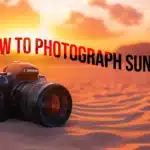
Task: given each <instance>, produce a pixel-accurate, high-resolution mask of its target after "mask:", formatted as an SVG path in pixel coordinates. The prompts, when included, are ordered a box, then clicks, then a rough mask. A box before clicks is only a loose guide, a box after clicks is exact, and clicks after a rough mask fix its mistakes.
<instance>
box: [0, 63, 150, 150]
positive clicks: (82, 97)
mask: <svg viewBox="0 0 150 150" xmlns="http://www.w3.org/2000/svg"><path fill="white" fill-rule="evenodd" d="M44 66H45V67H44V68H43V67H41V66H39V67H40V69H41V72H42V73H44V74H45V75H46V76H47V77H48V79H49V81H55V82H59V83H61V84H63V85H65V86H66V87H67V88H68V89H69V90H70V92H71V94H72V97H73V112H72V115H71V118H70V119H69V121H68V122H67V124H66V125H65V126H64V127H61V128H44V127H41V126H39V125H36V124H32V123H28V122H20V121H16V120H9V121H7V122H5V123H0V150H150V87H149V79H150V78H149V76H148V73H129V72H126V71H119V70H118V71H115V70H112V69H105V68H100V67H93V66H91V65H88V66H84V65H65V66H64V65H62V66H60V65H59V66H57V65H53V66H47V65H44Z"/></svg>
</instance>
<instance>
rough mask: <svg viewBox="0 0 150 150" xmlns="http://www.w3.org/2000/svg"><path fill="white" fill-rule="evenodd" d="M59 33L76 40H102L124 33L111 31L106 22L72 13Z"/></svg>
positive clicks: (59, 28) (60, 27) (59, 29)
mask: <svg viewBox="0 0 150 150" xmlns="http://www.w3.org/2000/svg"><path fill="white" fill-rule="evenodd" d="M57 31H58V32H59V33H61V34H63V35H66V36H67V37H72V38H74V39H75V38H76V39H79V38H80V39H100V38H106V37H107V38H108V37H115V36H120V35H121V34H122V33H118V32H117V33H116V32H113V31H110V30H109V29H108V28H107V27H106V25H105V24H104V20H102V19H101V20H100V19H99V20H98V19H95V18H91V17H87V16H85V15H83V14H81V13H79V12H72V14H71V16H70V18H69V19H68V20H67V21H66V22H65V23H64V24H63V25H61V26H59V27H58V26H57Z"/></svg>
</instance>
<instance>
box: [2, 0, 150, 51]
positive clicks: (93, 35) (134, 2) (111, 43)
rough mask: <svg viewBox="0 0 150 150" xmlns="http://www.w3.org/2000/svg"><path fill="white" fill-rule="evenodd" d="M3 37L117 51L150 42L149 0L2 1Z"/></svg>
mask: <svg viewBox="0 0 150 150" xmlns="http://www.w3.org/2000/svg"><path fill="white" fill-rule="evenodd" d="M0 10H1V13H0V20H1V24H0V32H1V36H9V37H10V36H30V37H33V38H34V37H37V36H38V37H40V36H41V37H45V38H49V39H59V40H60V41H69V42H71V43H75V44H78V45H84V46H87V47H93V48H96V49H101V50H107V51H114V50H115V49H116V48H118V47H120V46H121V45H125V44H132V43H138V42H149V40H150V39H149V33H150V21H149V20H150V18H149V15H150V1H149V0H61V1H60V0H0Z"/></svg>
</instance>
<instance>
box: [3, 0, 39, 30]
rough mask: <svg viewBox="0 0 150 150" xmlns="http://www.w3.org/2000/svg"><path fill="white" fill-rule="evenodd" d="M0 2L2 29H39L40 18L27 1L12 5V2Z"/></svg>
mask: <svg viewBox="0 0 150 150" xmlns="http://www.w3.org/2000/svg"><path fill="white" fill-rule="evenodd" d="M2 2H3V1H1V2H0V10H1V13H0V20H1V24H0V28H1V29H5V30H10V29H11V30H12V29H17V28H18V29H19V28H34V27H37V26H38V24H39V22H40V18H39V15H38V14H37V13H35V12H34V11H33V10H32V9H31V8H30V6H29V5H28V3H27V2H26V1H20V2H18V1H17V0H16V3H12V2H11V1H8V0H7V2H3V3H2Z"/></svg>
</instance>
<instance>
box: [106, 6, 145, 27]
mask: <svg viewBox="0 0 150 150" xmlns="http://www.w3.org/2000/svg"><path fill="white" fill-rule="evenodd" d="M108 10H109V12H110V15H111V17H112V18H113V19H115V20H117V21H118V22H119V23H121V24H124V25H126V26H132V25H138V24H140V21H141V19H142V17H143V16H142V13H140V12H138V11H137V10H136V9H134V8H132V7H130V6H124V5H121V4H113V5H109V6H108Z"/></svg>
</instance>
